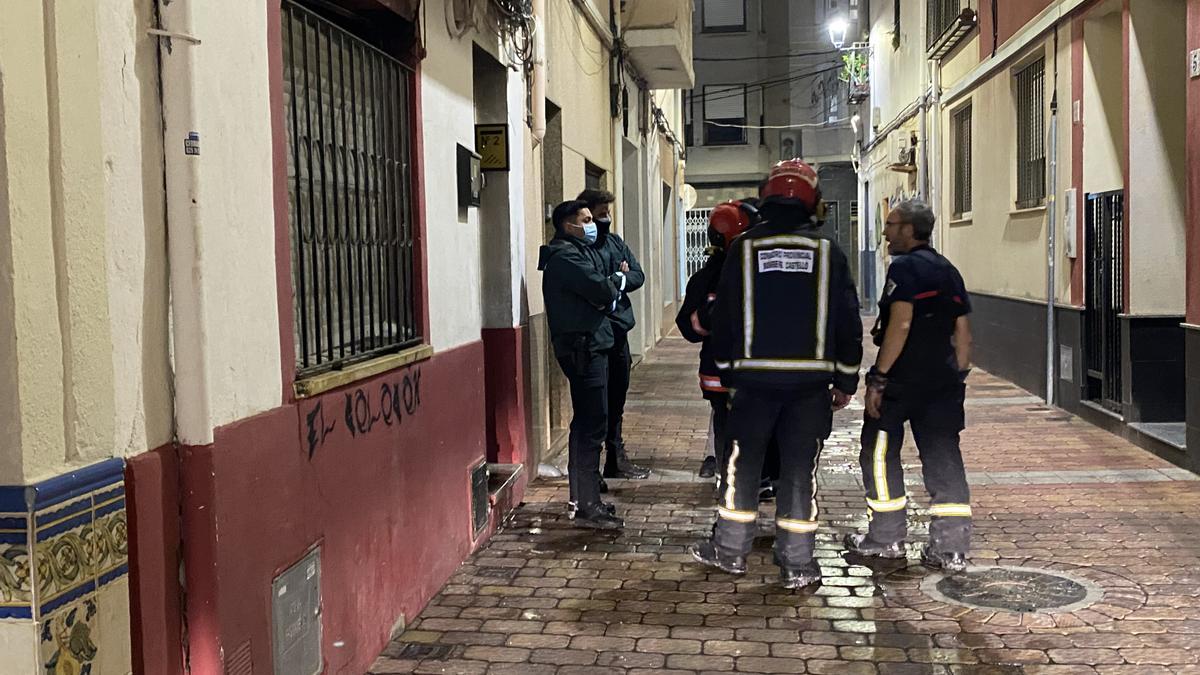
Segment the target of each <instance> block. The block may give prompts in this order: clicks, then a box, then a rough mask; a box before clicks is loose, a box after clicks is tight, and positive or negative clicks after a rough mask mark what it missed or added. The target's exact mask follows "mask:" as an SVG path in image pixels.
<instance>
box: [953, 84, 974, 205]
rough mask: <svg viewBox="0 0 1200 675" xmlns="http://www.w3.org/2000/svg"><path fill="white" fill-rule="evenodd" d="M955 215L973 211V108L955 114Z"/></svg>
mask: <svg viewBox="0 0 1200 675" xmlns="http://www.w3.org/2000/svg"><path fill="white" fill-rule="evenodd" d="M953 133H954V213H955V215H960V216H961V215H962V214H964V213H969V212H970V211H971V106H967V107H965V108H963V109H962V110H960V111H958V112H956V113H954V129H953Z"/></svg>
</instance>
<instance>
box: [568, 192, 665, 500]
mask: <svg viewBox="0 0 1200 675" xmlns="http://www.w3.org/2000/svg"><path fill="white" fill-rule="evenodd" d="M576 199H578V200H579V201H581V202H584V203H585V204H587V207H588V209H589V210H590V211H591V212H592V217H593V218H594V219H595V222H596V241H595V242H594V243H592V245H591V246H592V248H594V249H595V250H596V251H597V252H598V253H599V254H600V259H601V271H602V272H603V273H604V274H605V275H607V276H610V277H614V278H616V279H617V287H618V288H617V290H618V291H620V293H621V297H620V298H618V299H617V305H616V308H615V309H614V310H613V311H611V312H609V314H608V322H609V324H611V327H612V334H613V346H612V348H611V349H609V350H608V352H607V353H608V432H607V434H606V435H605V439H604V445H605V447H606V452H605V458H604V473H603V477H604V478H633V479H642V478H647V477H648V476H649V475H650V470H649V469H646V468H644V467H640V466H638V465H637V464H634V463H633V462H631V461H630V460H629V456H628V455H627V454H626V453H625V439H624V437H623V436H622V434H621V426H622V422H623V421H624V419H625V397H626V395H627V393H628V392H629V372H630V368H631V367H632V364H633V361H632V358H631V356H630V353H629V337H628V336H629V331H631V330H633V327H634V325H635V323H636V322H635V320H634V316H633V303H631V302H630V301H629V294H630V293H632V292H634V291H636V290H638V289H639V288H641V287H642V284H644V283H645V282H646V275H645V274H643V273H642V266H641V265H639V264H638V261H637V258H635V257H634V255H633V251H631V250H629V246H628V245H626V244H625V240H623V239H621V237H620V235H618V234H617V233H616V232H613V231H612V205H613V202H614V201H616V196H614V195H613V193H611V192H607V191H605V190H595V189H587V190H584V191H583V192H581V193H579V196H578V197H577V198H576ZM601 485H602V486H603V488H607V486H605V485H604V484H603V481H601Z"/></svg>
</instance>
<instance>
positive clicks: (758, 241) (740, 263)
mask: <svg viewBox="0 0 1200 675" xmlns="http://www.w3.org/2000/svg"><path fill="white" fill-rule="evenodd" d="M712 321H713V330H712V337H710V338H709V340H710V341H711V342H712V351H713V357H714V358H715V359H716V360H717V365H718V367H719V368H720V369H721V373H722V376H721V378H722V381H723V383H724V384H725V386H727V387H731V388H737V387H751V388H767V389H784V390H805V389H819V388H824V387H828V386H829V385H831V384H832V385H834V386H836V387H837V388H838V389H839V390H841V391H843V392H845V393H853V392H854V391H855V390H856V389H857V388H858V369H859V365H860V364H861V362H862V319H861V318H860V315H859V305H858V293H857V291H856V290H855V287H854V280H853V279H852V278H851V275H850V265H849V263H848V261H847V260H846V255H845V254H844V253H843V252H842V250H841V249H840V248H838V245H837V244H836V243H835V242H833V241H832V240H831V239H829V238H828V237H826V236H823V235H821V234H818V233H816V232H813V231H811V230H807V229H804V227H803V226H802V224H801V222H800V221H799V220H796V221H795V222H789V221H786V220H782V219H778V218H777V219H776V220H775V221H773V222H763V223H761V224H759V225H757V226H755V227H754V228H753V229H751V230H750V231H748V232H746V233H745V234H743V235H742V236H741V237H739V238H737V239H736V240H734V242H733V244H732V245H731V246H730V248H729V253H728V257H727V258H726V260H725V265H724V267H723V268H722V270H721V281H720V284H719V285H718V289H717V304H716V307H715V308H714V310H713V319H712Z"/></svg>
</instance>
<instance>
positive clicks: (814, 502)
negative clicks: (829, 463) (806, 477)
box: [808, 438, 825, 520]
mask: <svg viewBox="0 0 1200 675" xmlns="http://www.w3.org/2000/svg"><path fill="white" fill-rule="evenodd" d="M823 450H825V441H824V440H822V439H819V438H818V439H817V456H816V457H813V469H812V509H811V510H810V511H809V512H808V517H809V518H810V519H812V520H816V519H817V467H818V466H820V464H821V452H822V451H823Z"/></svg>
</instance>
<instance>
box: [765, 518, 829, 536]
mask: <svg viewBox="0 0 1200 675" xmlns="http://www.w3.org/2000/svg"><path fill="white" fill-rule="evenodd" d="M775 526H776V527H778V528H781V529H784V530H787V531H788V532H797V533H805V532H816V531H817V527H818V523H817V521H815V520H792V519H790V518H776V519H775Z"/></svg>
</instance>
